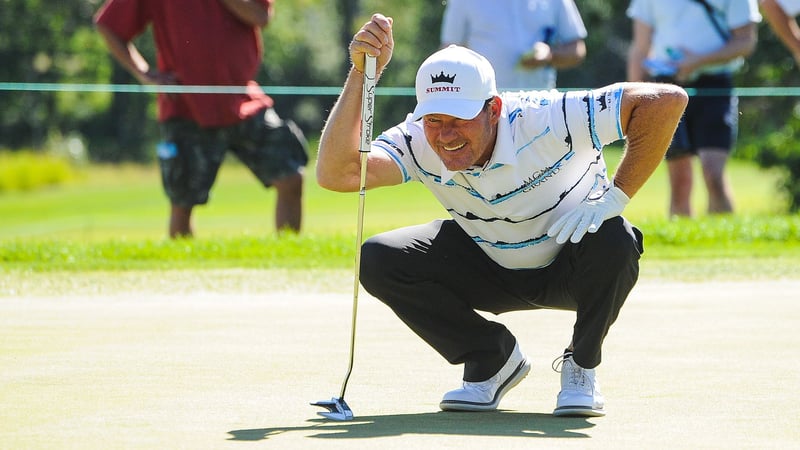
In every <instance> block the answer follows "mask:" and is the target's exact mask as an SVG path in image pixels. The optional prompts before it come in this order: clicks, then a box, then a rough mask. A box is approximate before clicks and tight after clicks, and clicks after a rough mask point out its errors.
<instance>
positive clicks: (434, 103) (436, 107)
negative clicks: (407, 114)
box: [411, 98, 486, 121]
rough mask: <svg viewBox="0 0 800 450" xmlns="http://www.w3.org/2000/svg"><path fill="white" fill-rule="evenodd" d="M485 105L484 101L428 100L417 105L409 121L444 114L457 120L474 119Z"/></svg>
mask: <svg viewBox="0 0 800 450" xmlns="http://www.w3.org/2000/svg"><path fill="white" fill-rule="evenodd" d="M485 103H486V100H485V99H484V100H464V99H444V98H438V99H430V100H428V101H425V102H422V103H417V107H416V108H414V112H413V113H412V115H411V120H412V121H416V120H418V119H419V118H421V117H422V116H424V115H426V114H446V115H448V116H453V117H457V118H459V119H465V120H469V119H474V118H475V116H477V115H478V114H479V113H480V112H481V109H483V105H484V104H485Z"/></svg>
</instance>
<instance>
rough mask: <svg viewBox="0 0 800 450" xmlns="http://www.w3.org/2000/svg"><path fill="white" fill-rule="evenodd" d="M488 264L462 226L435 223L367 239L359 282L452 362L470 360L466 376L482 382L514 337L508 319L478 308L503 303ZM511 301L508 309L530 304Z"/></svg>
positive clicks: (507, 353) (495, 307)
mask: <svg viewBox="0 0 800 450" xmlns="http://www.w3.org/2000/svg"><path fill="white" fill-rule="evenodd" d="M487 262H491V261H490V260H488V258H486V256H485V255H484V254H483V252H482V251H481V250H480V249H479V248H478V247H477V246H476V245H475V243H474V242H472V240H471V239H469V237H468V236H467V235H466V234H465V233H464V232H463V231H462V230H461V228H459V227H458V225H456V224H455V223H454V222H452V221H436V222H432V223H430V224H426V225H418V226H412V227H407V228H401V229H398V230H394V231H390V232H387V233H382V234H380V235H377V236H374V237H372V238H370V239H368V240H367V241H366V242H365V243H364V245H363V247H362V253H361V273H360V280H361V284H362V285H363V286H364V289H366V290H367V292H369V293H370V294H371V295H373V296H375V297H376V298H378V299H380V300H381V301H382V302H384V303H385V304H386V305H388V306H389V307H390V308H391V309H392V310H393V311H394V312H395V314H397V316H398V317H399V318H400V319H401V320H403V322H405V323H406V324H407V325H408V326H409V327H410V328H411V329H412V330H413V331H414V332H415V333H416V334H417V335H419V336H420V337H421V338H422V339H424V340H425V342H427V343H428V344H429V345H431V346H432V347H433V348H434V349H436V351H438V352H439V353H440V354H441V355H442V356H443V357H444V358H445V359H447V361H449V362H450V363H452V364H460V363H464V380H466V381H483V380H486V379H488V378H490V377H491V376H493V375H494V374H495V373H497V371H498V370H499V369H500V368H501V367H502V366H503V364H504V363H505V362H506V360H507V359H508V357H509V356H510V354H511V352H512V351H513V349H514V344H515V343H516V339H515V338H514V336H513V335H512V334H511V332H509V331H508V329H507V328H506V327H505V326H504V325H501V324H499V323H497V322H493V321H489V320H487V319H485V318H484V317H483V316H481V315H480V314H478V313H477V312H475V309H482V310H487V311H493V310H496V312H500V310H503V309H504V308H503V307H502V306H500V305H501V304H502V302H503V298H502V297H503V292H502V290H501V288H500V287H498V286H496V285H495V283H494V282H493V280H492V279H491V278H492V277H491V268H489V267H487V265H486V263H487ZM490 301H491V304H490ZM495 302H498V303H497V304H495ZM510 302H511V305H506V307H505V309H504V310H509V309H519V308H522V307H525V304H524V303H523V302H521V301H519V300H513V299H512V300H510ZM498 308H500V309H498Z"/></svg>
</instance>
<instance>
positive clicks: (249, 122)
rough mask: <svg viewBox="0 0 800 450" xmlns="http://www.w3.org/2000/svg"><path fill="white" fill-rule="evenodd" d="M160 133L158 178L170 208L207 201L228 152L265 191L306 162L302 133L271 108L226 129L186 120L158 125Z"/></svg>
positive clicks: (305, 149)
mask: <svg viewBox="0 0 800 450" xmlns="http://www.w3.org/2000/svg"><path fill="white" fill-rule="evenodd" d="M161 130H162V137H163V141H162V142H160V143H159V144H158V147H157V153H158V161H159V166H160V168H161V180H162V183H163V186H164V191H165V192H166V194H167V197H169V199H170V202H171V203H172V204H173V205H178V206H185V207H190V206H194V205H201V204H205V203H207V202H208V195H209V191H210V190H211V187H212V186H213V184H214V180H215V179H216V177H217V172H218V171H219V168H220V165H221V164H222V161H223V160H224V158H225V153H226V152H227V151H228V150H230V151H231V152H233V154H235V155H236V157H237V158H239V160H240V161H241V162H242V163H243V164H244V165H245V166H247V167H248V168H249V169H250V171H251V172H253V174H254V175H255V176H256V177H257V178H258V179H259V180H260V181H261V183H262V184H263V185H264V186H265V187H269V186H271V185H272V183H273V181H274V180H278V179H281V178H284V177H286V176H289V175H293V174H295V173H298V172H300V171H301V169H302V167H303V166H305V165H306V164H308V144H307V142H306V139H305V137H304V136H303V132H302V131H301V130H300V128H298V127H297V125H296V124H295V123H294V122H292V121H291V120H283V119H281V118H280V117H279V116H278V114H277V113H276V112H275V110H273V109H272V108H267V109H265V110H264V112H263V114H261V113H259V114H256V115H254V116H253V117H250V118H248V119H246V120H244V121H242V122H240V123H238V124H235V125H231V126H229V127H222V128H201V127H200V126H198V125H197V124H196V123H194V122H192V121H190V120H186V119H171V120H168V121H166V122H164V123H162V125H161Z"/></svg>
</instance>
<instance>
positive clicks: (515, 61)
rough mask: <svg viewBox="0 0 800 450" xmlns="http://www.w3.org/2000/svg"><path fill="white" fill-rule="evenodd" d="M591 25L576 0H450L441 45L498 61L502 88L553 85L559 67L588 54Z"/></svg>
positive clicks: (562, 67)
mask: <svg viewBox="0 0 800 450" xmlns="http://www.w3.org/2000/svg"><path fill="white" fill-rule="evenodd" d="M585 38H586V28H585V26H584V25H583V20H582V19H581V16H580V13H579V12H578V8H577V6H575V2H574V1H573V0H537V1H518V0H497V1H492V2H488V1H482V0H448V1H447V6H446V7H445V11H444V19H443V21H442V30H441V41H442V46H443V47H446V46H447V45H450V44H457V45H462V46H465V47H468V48H471V49H472V50H475V51H477V52H478V53H480V54H482V55H484V56H485V57H486V58H487V59H488V60H489V62H490V63H491V64H492V66H494V69H495V73H496V76H497V86H498V88H501V89H553V88H555V87H556V69H567V68H570V67H574V66H577V65H578V64H580V63H581V62H582V61H583V59H584V58H585V57H586V46H585V43H584V39H585Z"/></svg>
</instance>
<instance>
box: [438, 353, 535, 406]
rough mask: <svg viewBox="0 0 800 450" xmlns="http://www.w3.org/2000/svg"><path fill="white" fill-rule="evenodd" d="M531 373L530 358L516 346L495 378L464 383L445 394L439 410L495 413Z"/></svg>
mask: <svg viewBox="0 0 800 450" xmlns="http://www.w3.org/2000/svg"><path fill="white" fill-rule="evenodd" d="M530 371H531V364H530V363H529V362H528V358H526V357H525V355H523V354H522V352H521V351H520V349H519V344H516V345H514V351H513V352H511V356H509V357H508V361H506V363H505V365H504V366H503V367H502V368H501V369H500V371H499V372H497V373H496V374H495V375H494V376H493V377H491V378H489V379H488V380H486V381H480V382H472V381H464V384H463V385H462V387H461V388H460V389H456V390H453V391H450V392H448V393H446V394H444V398H442V401H441V402H440V403H439V408H441V409H442V410H443V411H493V410H495V409H497V405H498V404H499V403H500V399H502V398H503V396H504V395H505V394H506V392H508V391H510V390H511V388H513V387H514V386H516V385H517V384H519V382H520V381H522V379H523V378H525V376H526V375H528V372H530Z"/></svg>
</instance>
